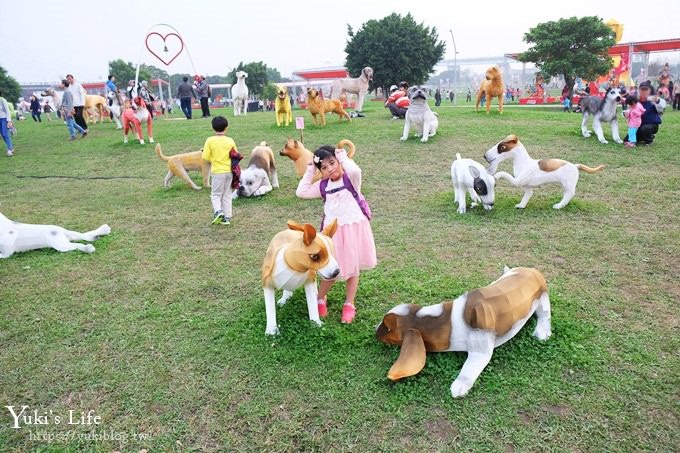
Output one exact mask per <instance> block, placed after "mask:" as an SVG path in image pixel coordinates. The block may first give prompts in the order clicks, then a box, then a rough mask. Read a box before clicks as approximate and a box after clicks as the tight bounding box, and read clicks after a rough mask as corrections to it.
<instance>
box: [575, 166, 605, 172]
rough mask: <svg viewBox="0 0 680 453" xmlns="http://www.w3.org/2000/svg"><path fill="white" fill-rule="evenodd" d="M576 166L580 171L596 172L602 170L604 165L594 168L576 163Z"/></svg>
mask: <svg viewBox="0 0 680 453" xmlns="http://www.w3.org/2000/svg"><path fill="white" fill-rule="evenodd" d="M576 168H578V169H579V170H581V171H585V172H586V173H597V172H598V171H602V170H604V165H598V166H597V167H595V168H591V167H589V166H587V165H583V164H576Z"/></svg>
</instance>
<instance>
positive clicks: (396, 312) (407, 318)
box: [376, 267, 552, 398]
mask: <svg viewBox="0 0 680 453" xmlns="http://www.w3.org/2000/svg"><path fill="white" fill-rule="evenodd" d="M534 313H535V314H536V318H538V322H537V323H536V329H535V330H534V333H533V335H534V336H535V337H536V338H538V339H539V340H547V339H548V338H549V337H550V335H551V334H552V331H551V326H550V298H549V296H548V286H547V284H546V282H545V278H544V277H543V274H541V273H540V272H539V271H538V270H536V269H532V268H526V267H516V268H514V269H508V268H507V267H506V268H505V272H504V274H503V275H502V276H501V278H499V279H498V280H496V281H495V282H493V283H492V284H490V285H489V286H485V287H484V288H479V289H475V290H473V291H470V292H467V293H465V294H463V295H462V296H460V297H459V298H457V299H456V300H454V301H453V302H444V303H441V304H437V305H430V306H427V307H422V308H421V307H420V306H419V305H415V304H402V305H397V306H396V307H394V308H393V309H392V310H390V311H389V312H388V313H387V314H386V315H385V317H384V318H383V321H382V322H381V323H380V325H379V326H378V328H377V330H376V337H377V338H378V340H380V341H382V342H383V343H386V344H392V345H401V352H400V353H399V358H398V359H397V361H396V362H394V365H392V368H390V371H389V372H388V373H387V377H388V378H389V379H391V380H393V381H396V380H399V379H402V378H405V377H408V376H413V375H415V374H418V373H420V370H422V369H423V367H425V360H426V358H427V354H426V353H427V352H445V351H466V352H467V353H468V356H467V360H466V361H465V363H464V364H463V368H462V369H461V370H460V373H458V377H457V378H456V380H455V381H453V384H451V395H452V396H453V397H454V398H457V397H461V396H464V395H465V394H467V393H468V391H469V390H470V389H471V388H472V386H473V385H474V383H475V381H476V380H477V378H478V377H479V375H480V374H481V373H482V371H484V368H486V365H487V364H488V363H489V361H490V360H491V356H492V355H493V350H494V348H497V347H498V346H501V345H502V344H503V343H505V342H507V341H509V340H510V339H512V337H514V336H515V335H516V334H517V332H519V330H520V329H521V328H522V327H524V324H526V322H527V321H528V320H529V318H530V317H531V315H533V314H534Z"/></svg>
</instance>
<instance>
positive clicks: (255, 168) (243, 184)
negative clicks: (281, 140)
mask: <svg viewBox="0 0 680 453" xmlns="http://www.w3.org/2000/svg"><path fill="white" fill-rule="evenodd" d="M240 179H241V181H240V184H239V186H238V190H235V191H234V192H232V198H238V197H259V196H260V195H264V194H266V193H269V192H271V191H272V189H274V188H277V189H278V188H279V177H278V175H277V173H276V163H275V162H274V152H273V151H272V149H271V148H270V147H269V145H267V142H260V144H259V146H256V147H255V148H253V151H252V152H251V153H250V161H249V162H248V167H247V168H246V169H245V170H243V171H242V172H241V178H240Z"/></svg>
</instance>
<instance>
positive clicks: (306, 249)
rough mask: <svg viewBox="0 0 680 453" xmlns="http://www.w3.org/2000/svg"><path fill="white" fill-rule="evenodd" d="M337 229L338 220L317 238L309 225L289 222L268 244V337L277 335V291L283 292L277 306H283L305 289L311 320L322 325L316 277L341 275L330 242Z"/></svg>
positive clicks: (264, 279)
mask: <svg viewBox="0 0 680 453" xmlns="http://www.w3.org/2000/svg"><path fill="white" fill-rule="evenodd" d="M337 227H338V223H337V220H333V222H332V223H330V224H329V225H327V226H326V228H324V229H323V231H321V232H320V233H318V234H317V232H316V230H315V229H314V227H313V226H312V225H310V224H308V223H306V224H304V225H300V224H297V223H294V222H291V221H289V222H288V229H287V230H284V231H281V232H279V233H277V234H276V235H275V236H274V238H273V239H272V240H271V242H270V243H269V248H267V254H266V255H265V257H264V262H263V263H262V288H263V290H264V304H265V309H266V311H267V328H266V330H265V331H264V333H265V334H266V335H276V334H278V333H279V327H278V325H277V323H276V305H275V303H274V300H275V298H276V290H277V289H282V290H283V296H282V297H281V299H279V301H278V304H279V305H284V304H285V303H286V302H287V301H288V299H290V298H291V297H292V296H293V291H295V290H296V289H297V288H299V287H301V286H304V287H305V296H306V299H307V309H308V310H309V319H310V320H311V321H313V322H315V323H316V324H317V325H321V324H322V323H321V319H319V308H318V306H317V300H316V298H317V294H318V291H317V288H316V274H319V275H320V276H321V278H323V279H327V280H330V279H333V278H335V277H337V276H338V274H339V273H340V267H339V266H338V262H337V261H336V260H335V249H334V248H333V240H332V239H331V238H332V237H333V235H334V234H335V230H336V229H337Z"/></svg>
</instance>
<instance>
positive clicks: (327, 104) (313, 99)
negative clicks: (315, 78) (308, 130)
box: [307, 88, 352, 126]
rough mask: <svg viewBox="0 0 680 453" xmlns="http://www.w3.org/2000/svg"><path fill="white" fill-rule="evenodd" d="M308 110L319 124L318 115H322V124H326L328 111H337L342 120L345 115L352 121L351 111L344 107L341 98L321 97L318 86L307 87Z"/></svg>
mask: <svg viewBox="0 0 680 453" xmlns="http://www.w3.org/2000/svg"><path fill="white" fill-rule="evenodd" d="M307 110H309V113H311V114H312V120H313V121H314V124H315V125H317V126H318V124H319V121H318V120H317V116H320V117H321V125H322V126H326V113H336V114H337V115H338V117H339V120H340V121H342V118H343V117H345V118H347V121H352V119H351V118H350V117H349V113H347V112H346V111H345V109H343V108H342V102H341V101H340V100H339V99H321V97H320V96H319V90H317V89H316V88H309V89H307Z"/></svg>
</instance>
